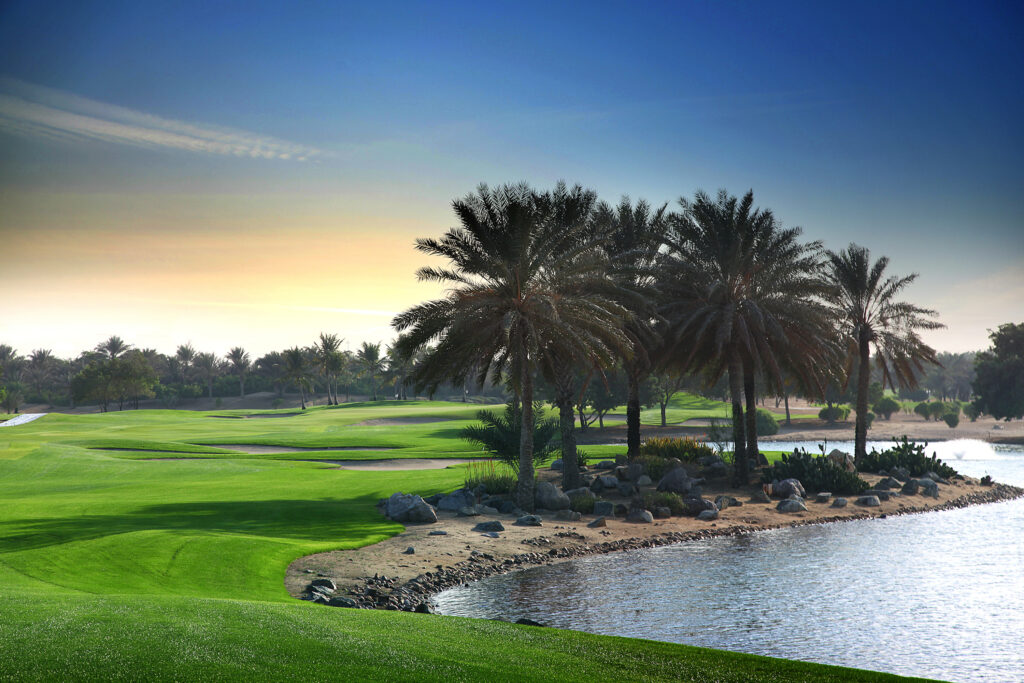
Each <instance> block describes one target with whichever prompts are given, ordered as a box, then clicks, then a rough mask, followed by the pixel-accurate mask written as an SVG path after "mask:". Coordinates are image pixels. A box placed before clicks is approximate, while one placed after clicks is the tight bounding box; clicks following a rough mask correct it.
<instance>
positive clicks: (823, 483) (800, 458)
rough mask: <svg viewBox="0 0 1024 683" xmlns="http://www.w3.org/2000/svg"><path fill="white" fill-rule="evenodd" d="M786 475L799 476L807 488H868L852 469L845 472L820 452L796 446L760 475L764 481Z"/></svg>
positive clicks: (844, 491)
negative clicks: (790, 452) (816, 452)
mask: <svg viewBox="0 0 1024 683" xmlns="http://www.w3.org/2000/svg"><path fill="white" fill-rule="evenodd" d="M789 478H793V479H799V480H800V483H801V484H803V485H804V488H805V489H806V490H807V491H808V492H812V491H831V492H832V493H842V494H847V495H854V494H857V493H860V492H861V491H865V490H867V489H868V488H869V485H868V483H867V482H866V481H864V480H863V479H861V478H860V477H858V476H857V474H856V473H855V472H847V471H846V470H844V469H843V468H841V467H837V466H836V465H834V464H833V463H832V462H830V461H829V460H828V458H826V457H824V456H816V455H812V454H810V453H808V452H807V451H801V450H799V449H797V450H795V451H793V453H792V455H783V456H782V459H781V460H779V461H778V462H776V463H775V464H773V465H772V466H771V468H769V469H768V470H766V471H765V473H764V475H763V480H764V482H765V483H766V484H767V483H770V482H771V481H773V480H775V479H779V480H782V479H789Z"/></svg>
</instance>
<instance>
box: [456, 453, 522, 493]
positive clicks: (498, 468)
mask: <svg viewBox="0 0 1024 683" xmlns="http://www.w3.org/2000/svg"><path fill="white" fill-rule="evenodd" d="M481 484H483V487H484V489H486V490H487V493H490V494H491V495H498V494H502V493H512V492H514V491H515V490H516V474H515V472H513V471H512V468H511V467H509V466H508V465H505V464H504V463H500V462H496V461H494V460H485V461H483V462H471V463H469V464H468V465H466V479H465V487H466V488H467V489H475V488H476V487H477V486H479V485H481Z"/></svg>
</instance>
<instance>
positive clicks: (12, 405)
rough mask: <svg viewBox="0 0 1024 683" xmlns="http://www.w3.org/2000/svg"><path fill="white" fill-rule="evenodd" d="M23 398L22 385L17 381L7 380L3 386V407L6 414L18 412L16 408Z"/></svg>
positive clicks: (19, 405)
mask: <svg viewBox="0 0 1024 683" xmlns="http://www.w3.org/2000/svg"><path fill="white" fill-rule="evenodd" d="M23 400H24V395H23V394H22V387H21V384H20V383H19V382H7V384H6V385H5V386H4V396H3V403H2V404H0V405H2V406H3V409H4V410H6V411H7V414H8V415H10V414H11V413H16V412H18V408H19V407H21V402H22V401H23Z"/></svg>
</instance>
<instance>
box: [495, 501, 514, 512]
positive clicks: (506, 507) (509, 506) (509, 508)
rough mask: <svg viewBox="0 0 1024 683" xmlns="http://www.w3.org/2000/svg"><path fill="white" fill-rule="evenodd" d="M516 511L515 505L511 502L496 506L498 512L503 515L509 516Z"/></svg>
mask: <svg viewBox="0 0 1024 683" xmlns="http://www.w3.org/2000/svg"><path fill="white" fill-rule="evenodd" d="M515 509H516V504H515V503H513V502H512V501H511V500H506V501H505V502H504V503H502V504H501V505H499V506H498V512H500V513H501V514H503V515H510V514H512V512H513V511H515Z"/></svg>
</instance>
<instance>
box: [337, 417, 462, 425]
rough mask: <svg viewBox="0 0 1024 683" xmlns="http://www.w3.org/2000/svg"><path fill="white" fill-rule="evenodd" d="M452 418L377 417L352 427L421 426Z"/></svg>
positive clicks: (448, 420)
mask: <svg viewBox="0 0 1024 683" xmlns="http://www.w3.org/2000/svg"><path fill="white" fill-rule="evenodd" d="M454 419H456V418H454V417H431V416H427V415H421V416H411V417H379V418H376V417H375V418H373V419H372V420H363V421H362V422H356V423H355V424H353V425H352V426H353V427H399V426H401V425H422V424H430V423H431V422H450V421H451V420H454Z"/></svg>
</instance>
